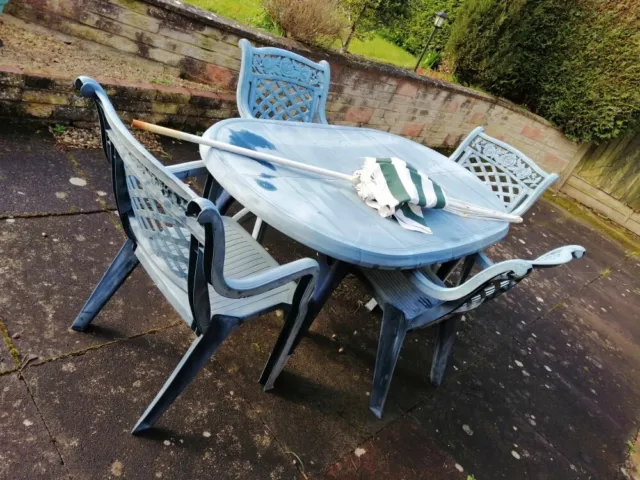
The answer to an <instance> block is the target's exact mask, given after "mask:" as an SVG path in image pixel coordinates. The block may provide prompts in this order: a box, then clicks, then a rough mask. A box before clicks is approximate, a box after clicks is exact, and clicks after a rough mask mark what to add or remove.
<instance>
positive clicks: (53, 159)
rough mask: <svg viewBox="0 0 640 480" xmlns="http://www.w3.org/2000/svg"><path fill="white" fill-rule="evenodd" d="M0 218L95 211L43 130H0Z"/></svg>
mask: <svg viewBox="0 0 640 480" xmlns="http://www.w3.org/2000/svg"><path fill="white" fill-rule="evenodd" d="M0 165H2V169H1V170H0V205H2V207H0V217H8V216H19V215H45V214H50V213H57V214H62V213H73V212H84V211H96V210H100V209H101V208H102V207H101V205H100V202H99V201H98V197H97V195H96V194H95V193H94V192H93V191H92V190H91V189H90V188H89V186H87V185H86V181H85V179H83V178H81V174H80V172H79V171H78V170H77V169H76V168H75V167H74V166H73V164H72V162H71V161H70V160H69V158H67V156H66V155H65V153H64V152H62V151H59V150H57V149H56V146H55V141H54V140H53V137H52V135H51V134H50V133H49V132H48V131H47V130H46V127H37V128H36V127H34V126H28V127H15V126H13V125H4V122H3V125H2V126H0Z"/></svg>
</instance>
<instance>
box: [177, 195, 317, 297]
mask: <svg viewBox="0 0 640 480" xmlns="http://www.w3.org/2000/svg"><path fill="white" fill-rule="evenodd" d="M187 216H190V217H197V222H198V223H199V224H200V225H202V226H203V227H204V230H205V239H204V264H205V265H206V266H207V267H208V268H205V278H206V280H207V281H208V282H209V283H210V284H211V285H213V288H215V290H216V292H218V293H219V294H220V295H223V296H225V297H227V298H235V299H237V298H246V297H251V296H254V295H259V294H261V293H264V292H268V291H269V290H273V289H275V288H278V287H280V286H282V285H284V284H286V283H289V282H291V281H294V280H298V279H300V278H302V277H305V276H310V277H311V279H310V280H311V281H310V282H309V285H310V288H313V285H314V284H315V279H316V277H317V276H318V272H319V271H320V266H319V265H318V262H316V261H315V260H313V259H311V258H302V259H300V260H296V261H293V262H290V263H287V264H285V265H278V266H277V267H273V268H271V269H269V270H265V271H262V272H259V273H256V274H254V275H249V276H247V277H244V278H226V277H225V275H224V256H225V253H224V251H225V242H224V241H222V242H215V241H214V237H215V236H216V235H217V236H222V235H224V225H223V223H222V218H221V216H220V212H218V209H217V208H216V207H215V205H214V204H213V203H212V202H211V201H210V200H207V199H205V198H196V199H193V200H191V201H190V202H189V204H188V205H187ZM218 238H220V237H218Z"/></svg>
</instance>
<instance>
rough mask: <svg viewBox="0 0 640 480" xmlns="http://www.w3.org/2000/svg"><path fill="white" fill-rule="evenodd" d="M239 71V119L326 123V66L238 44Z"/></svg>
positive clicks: (269, 50)
mask: <svg viewBox="0 0 640 480" xmlns="http://www.w3.org/2000/svg"><path fill="white" fill-rule="evenodd" d="M239 46H240V48H241V50H242V67H241V69H240V78H239V80H238V90H237V103H238V110H239V111H240V116H241V117H244V118H264V119H272V120H291V121H298V122H308V123H327V118H326V116H325V107H326V103H327V94H328V91H329V83H330V73H329V64H328V63H327V62H326V61H324V60H322V61H320V62H319V63H315V62H312V61H311V60H308V59H307V58H305V57H303V56H301V55H297V54H295V53H292V52H288V51H286V50H281V49H279V48H273V47H264V48H253V47H252V46H251V43H249V41H248V40H246V39H242V40H240V42H239Z"/></svg>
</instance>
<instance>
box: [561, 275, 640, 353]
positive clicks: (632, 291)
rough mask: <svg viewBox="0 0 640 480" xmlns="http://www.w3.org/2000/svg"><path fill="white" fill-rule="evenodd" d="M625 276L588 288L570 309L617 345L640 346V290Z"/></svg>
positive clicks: (605, 279) (607, 278) (605, 277)
mask: <svg viewBox="0 0 640 480" xmlns="http://www.w3.org/2000/svg"><path fill="white" fill-rule="evenodd" d="M632 281H633V279H632V278H631V277H628V276H626V275H623V274H622V273H618V274H617V275H612V274H610V273H609V274H606V275H603V276H602V277H600V278H598V279H597V280H595V281H594V282H592V283H590V284H589V285H588V286H586V287H585V288H584V289H583V290H582V291H581V292H580V295H579V297H577V298H575V299H572V301H570V302H568V305H570V307H571V308H572V309H574V311H575V312H576V313H577V314H579V315H580V317H581V318H582V319H583V320H585V321H586V322H587V323H589V324H590V325H593V328H595V329H597V330H599V331H601V332H602V333H603V334H605V335H612V336H616V337H618V338H619V339H620V342H617V343H631V344H635V345H639V344H640V322H639V320H640V309H639V308H638V306H639V305H640V290H638V289H637V288H634V287H633V285H632V283H631V282H632Z"/></svg>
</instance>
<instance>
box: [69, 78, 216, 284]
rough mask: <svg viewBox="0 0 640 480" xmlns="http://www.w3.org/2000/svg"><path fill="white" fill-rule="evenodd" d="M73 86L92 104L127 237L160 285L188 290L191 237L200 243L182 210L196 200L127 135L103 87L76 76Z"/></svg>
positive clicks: (198, 229)
mask: <svg viewBox="0 0 640 480" xmlns="http://www.w3.org/2000/svg"><path fill="white" fill-rule="evenodd" d="M76 87H77V88H79V89H80V90H81V91H82V94H83V95H84V96H86V97H93V98H94V99H95V103H96V107H97V109H98V116H99V118H100V128H101V133H102V143H103V147H104V150H105V153H106V155H107V158H108V159H109V161H110V162H111V168H112V176H113V185H114V193H115V197H116V204H117V208H118V213H119V215H120V219H121V221H122V225H123V228H124V230H125V232H126V234H127V236H128V237H129V238H130V239H131V240H132V241H133V242H134V243H135V244H136V248H138V249H144V250H145V253H146V256H147V257H148V258H150V259H151V260H152V261H153V262H154V264H155V267H156V268H158V269H159V270H160V271H161V272H162V274H163V277H166V278H163V280H165V281H171V282H172V283H173V284H175V285H176V286H178V287H179V288H180V289H181V290H184V291H187V276H188V272H189V247H190V242H191V238H192V236H193V237H195V238H196V239H198V240H199V241H200V242H204V236H205V233H204V229H203V228H202V226H201V225H200V224H198V222H197V221H196V220H195V219H194V218H193V217H191V216H187V205H188V204H189V202H190V201H192V200H197V199H199V198H200V197H199V196H198V195H197V194H196V193H195V192H194V191H192V190H191V189H190V188H189V187H188V186H187V185H186V184H185V183H184V182H182V181H180V180H179V179H178V178H177V177H176V176H175V175H174V174H173V173H171V172H170V171H169V170H168V169H167V168H166V167H165V166H163V165H162V164H161V163H160V162H159V161H158V160H156V159H155V158H154V157H153V155H151V154H150V153H149V152H148V151H147V150H146V149H145V148H144V147H143V146H142V145H141V144H140V143H139V142H138V140H136V139H135V137H133V135H131V133H129V131H128V130H127V128H126V127H125V126H124V125H123V123H122V121H121V120H120V118H119V117H118V115H117V114H116V112H115V110H114V108H113V106H112V105H111V102H110V101H109V99H108V97H107V95H106V93H105V92H104V90H103V89H102V87H101V86H100V85H99V84H98V83H96V82H95V81H94V80H92V79H90V78H88V77H80V78H79V79H78V80H77V83H76Z"/></svg>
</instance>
